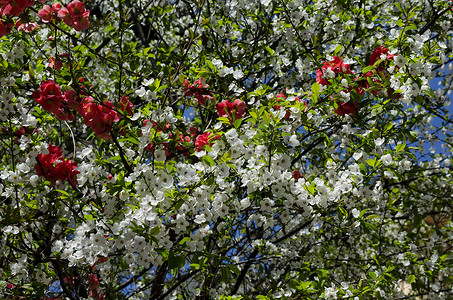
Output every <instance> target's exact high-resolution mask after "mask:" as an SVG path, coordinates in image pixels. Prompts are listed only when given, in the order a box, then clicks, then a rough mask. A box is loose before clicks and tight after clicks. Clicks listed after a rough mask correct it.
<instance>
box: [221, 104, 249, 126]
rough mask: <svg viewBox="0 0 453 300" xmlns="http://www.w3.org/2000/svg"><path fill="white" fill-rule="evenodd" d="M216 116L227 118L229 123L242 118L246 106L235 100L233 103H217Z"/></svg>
mask: <svg viewBox="0 0 453 300" xmlns="http://www.w3.org/2000/svg"><path fill="white" fill-rule="evenodd" d="M216 108H217V114H218V115H219V116H220V117H227V118H228V119H230V121H232V122H234V120H237V119H240V118H242V116H243V115H244V113H245V108H246V105H245V103H244V102H243V101H241V100H239V99H236V100H234V102H233V103H231V102H230V101H228V100H223V101H222V102H219V103H217V107H216Z"/></svg>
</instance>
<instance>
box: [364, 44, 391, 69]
mask: <svg viewBox="0 0 453 300" xmlns="http://www.w3.org/2000/svg"><path fill="white" fill-rule="evenodd" d="M388 52H389V49H388V48H385V46H380V47H377V48H376V49H374V51H373V53H371V56H370V66H372V65H374V63H375V62H377V61H378V60H379V59H381V55H383V54H385V55H386V59H393V57H394V56H395V55H393V54H387V53H388Z"/></svg>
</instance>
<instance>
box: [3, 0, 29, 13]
mask: <svg viewBox="0 0 453 300" xmlns="http://www.w3.org/2000/svg"><path fill="white" fill-rule="evenodd" d="M33 3H34V1H33V0H0V15H5V16H8V17H17V16H18V15H20V14H21V13H23V12H24V10H25V9H26V8H27V7H30V6H32V5H33Z"/></svg>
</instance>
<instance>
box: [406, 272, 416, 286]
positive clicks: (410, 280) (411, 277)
mask: <svg viewBox="0 0 453 300" xmlns="http://www.w3.org/2000/svg"><path fill="white" fill-rule="evenodd" d="M414 281H415V275H414V274H411V275H409V277H407V282H409V284H411V283H412V282H414Z"/></svg>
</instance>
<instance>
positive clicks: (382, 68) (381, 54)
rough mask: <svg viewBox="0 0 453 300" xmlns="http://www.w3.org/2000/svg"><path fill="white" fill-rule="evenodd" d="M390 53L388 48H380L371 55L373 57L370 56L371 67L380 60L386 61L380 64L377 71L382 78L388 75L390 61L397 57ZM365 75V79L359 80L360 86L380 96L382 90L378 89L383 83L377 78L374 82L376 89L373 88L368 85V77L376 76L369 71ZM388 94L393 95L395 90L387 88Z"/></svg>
mask: <svg viewBox="0 0 453 300" xmlns="http://www.w3.org/2000/svg"><path fill="white" fill-rule="evenodd" d="M388 52H389V49H388V48H385V47H384V46H380V47H378V48H376V49H374V51H373V53H371V55H370V66H372V65H374V64H375V63H376V62H377V61H378V60H379V59H383V60H384V61H383V62H381V63H379V64H378V65H377V66H376V69H375V70H376V71H377V72H378V73H380V74H381V75H382V76H385V73H387V70H386V69H387V68H388V66H389V61H390V60H393V58H394V57H395V55H393V54H388ZM363 75H364V77H363V78H360V80H359V82H360V85H361V86H362V87H363V88H364V89H367V91H369V92H370V93H372V94H373V95H378V94H379V93H380V92H381V89H380V88H378V85H379V84H382V81H381V80H379V79H377V78H373V79H372V81H373V82H375V83H376V86H375V87H374V88H371V86H370V84H369V83H368V80H367V77H370V78H371V77H373V76H375V74H374V72H373V71H369V72H367V73H365V74H363ZM386 93H387V95H390V94H392V93H393V89H391V88H387V89H386Z"/></svg>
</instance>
